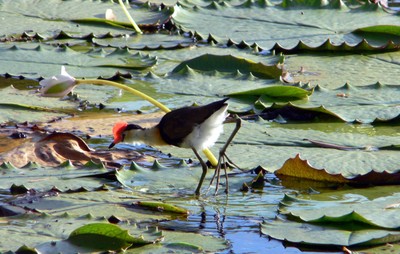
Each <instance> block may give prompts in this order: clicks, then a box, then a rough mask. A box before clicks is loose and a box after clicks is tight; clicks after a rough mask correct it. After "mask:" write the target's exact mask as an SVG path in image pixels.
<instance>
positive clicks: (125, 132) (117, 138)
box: [108, 122, 143, 148]
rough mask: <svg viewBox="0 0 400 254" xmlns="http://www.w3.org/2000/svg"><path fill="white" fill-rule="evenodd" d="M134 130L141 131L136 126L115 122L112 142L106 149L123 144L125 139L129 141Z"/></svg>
mask: <svg viewBox="0 0 400 254" xmlns="http://www.w3.org/2000/svg"><path fill="white" fill-rule="evenodd" d="M134 130H143V128H142V127H141V126H139V125H136V124H128V123H127V122H117V123H116V124H115V125H114V127H113V134H114V140H113V142H112V143H111V144H110V145H109V146H108V148H112V147H114V146H115V145H116V144H118V143H120V142H123V141H124V140H126V139H131V136H132V134H133V133H134Z"/></svg>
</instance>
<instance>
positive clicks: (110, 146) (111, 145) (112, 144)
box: [108, 141, 115, 149]
mask: <svg viewBox="0 0 400 254" xmlns="http://www.w3.org/2000/svg"><path fill="white" fill-rule="evenodd" d="M114 146H115V143H114V141H113V142H112V143H111V144H110V145H109V146H108V149H111V148H113V147H114Z"/></svg>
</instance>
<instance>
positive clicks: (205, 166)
mask: <svg viewBox="0 0 400 254" xmlns="http://www.w3.org/2000/svg"><path fill="white" fill-rule="evenodd" d="M192 150H193V152H194V155H196V157H197V159H198V160H199V162H200V164H201V167H202V169H203V172H202V173H201V177H200V181H199V184H198V185H197V188H196V191H195V194H196V195H197V196H199V195H200V189H201V185H202V184H203V181H204V178H205V177H206V175H207V169H208V167H207V164H206V163H205V162H204V160H203V159H202V158H201V157H200V155H199V153H198V152H197V151H196V149H194V148H193V147H192Z"/></svg>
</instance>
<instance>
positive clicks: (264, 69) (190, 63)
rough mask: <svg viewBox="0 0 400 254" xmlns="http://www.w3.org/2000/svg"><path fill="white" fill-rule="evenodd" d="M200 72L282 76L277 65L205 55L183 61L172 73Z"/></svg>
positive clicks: (230, 56)
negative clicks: (193, 70)
mask: <svg viewBox="0 0 400 254" xmlns="http://www.w3.org/2000/svg"><path fill="white" fill-rule="evenodd" d="M188 67H189V68H192V69H196V70H200V71H220V72H231V73H235V72H237V71H239V72H241V73H245V74H249V73H251V74H253V75H254V76H257V77H260V78H269V79H271V78H272V79H278V78H279V77H280V76H281V75H282V69H280V68H279V67H278V66H277V65H272V66H267V65H264V64H263V63H255V62H253V61H251V60H248V59H245V58H239V57H235V56H232V55H225V56H221V55H211V54H206V55H202V56H199V57H197V58H193V59H190V60H186V61H183V62H182V63H180V64H179V65H178V66H176V67H175V69H173V70H172V72H175V73H180V74H184V73H185V72H187V71H188V69H187V68H188Z"/></svg>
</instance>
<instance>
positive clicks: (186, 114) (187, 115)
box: [158, 98, 229, 146]
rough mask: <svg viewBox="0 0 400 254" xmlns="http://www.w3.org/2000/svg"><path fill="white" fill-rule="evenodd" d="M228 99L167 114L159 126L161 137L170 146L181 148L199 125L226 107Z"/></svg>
mask: <svg viewBox="0 0 400 254" xmlns="http://www.w3.org/2000/svg"><path fill="white" fill-rule="evenodd" d="M228 99H229V98H225V99H223V100H220V101H216V102H212V103H210V104H207V105H204V106H199V107H195V106H191V107H184V108H180V109H176V110H173V111H171V112H169V113H167V114H166V115H165V116H164V117H163V118H162V119H161V121H160V123H159V124H158V127H159V129H160V134H161V137H162V138H163V139H164V140H165V142H167V143H168V144H171V145H174V146H180V144H181V143H182V142H183V140H184V138H185V137H186V136H188V135H189V134H190V133H191V132H192V131H193V129H194V128H195V127H196V126H197V125H199V124H201V123H203V122H204V121H205V120H206V119H207V118H209V117H210V116H211V115H212V114H214V113H215V112H216V111H218V110H219V109H220V108H222V107H223V106H224V105H226V103H225V102H226V101H227V100H228Z"/></svg>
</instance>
